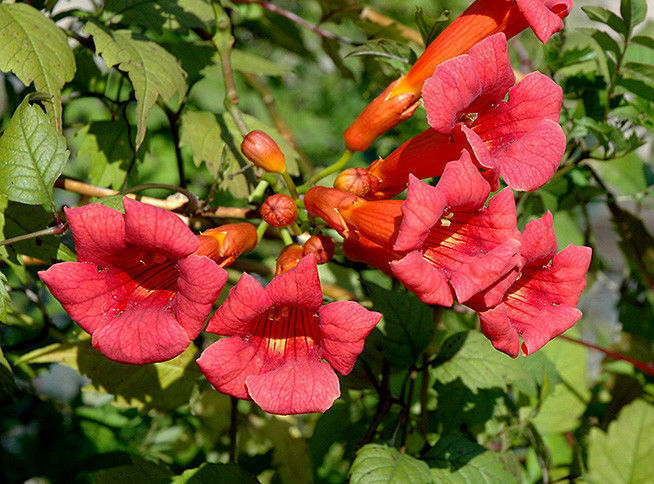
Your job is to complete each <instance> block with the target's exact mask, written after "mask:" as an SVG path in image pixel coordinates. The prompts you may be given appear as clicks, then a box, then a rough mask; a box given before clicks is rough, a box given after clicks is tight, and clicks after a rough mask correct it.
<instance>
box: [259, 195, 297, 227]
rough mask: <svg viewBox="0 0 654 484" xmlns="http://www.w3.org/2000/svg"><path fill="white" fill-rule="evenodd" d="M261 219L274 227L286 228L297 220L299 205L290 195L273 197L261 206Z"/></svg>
mask: <svg viewBox="0 0 654 484" xmlns="http://www.w3.org/2000/svg"><path fill="white" fill-rule="evenodd" d="M261 218H262V219H263V220H264V221H265V222H266V223H267V224H268V225H271V226H273V227H286V226H288V225H291V224H292V223H293V222H295V221H296V220H297V205H295V202H294V201H293V199H292V198H291V197H289V196H288V195H283V194H281V193H277V194H275V195H271V196H269V197H268V198H266V201H265V202H263V205H261Z"/></svg>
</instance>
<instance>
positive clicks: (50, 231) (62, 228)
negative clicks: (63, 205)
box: [0, 222, 68, 246]
mask: <svg viewBox="0 0 654 484" xmlns="http://www.w3.org/2000/svg"><path fill="white" fill-rule="evenodd" d="M66 230H68V224H67V223H63V222H60V223H58V224H57V225H55V226H54V227H49V228H47V229H43V230H37V231H36V232H31V233H29V234H24V235H18V236H16V237H12V238H10V239H5V240H0V246H2V245H11V244H15V243H16V242H22V241H23V240H29V239H35V238H37V237H42V236H44V235H61V234H63V233H64V232H66Z"/></svg>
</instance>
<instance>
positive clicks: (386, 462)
mask: <svg viewBox="0 0 654 484" xmlns="http://www.w3.org/2000/svg"><path fill="white" fill-rule="evenodd" d="M368 482H386V483H389V484H391V483H396V484H400V483H402V484H404V483H415V484H426V483H429V482H432V479H431V476H430V475H429V467H428V466H427V464H425V463H424V462H422V461H419V460H418V459H416V458H414V457H411V456H410V455H406V454H401V453H400V451H398V450H397V449H396V448H394V447H388V446H386V445H379V444H367V445H364V446H363V447H361V449H359V451H358V452H357V457H356V459H354V462H352V467H351V468H350V483H351V484H364V483H368Z"/></svg>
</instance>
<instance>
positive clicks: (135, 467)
mask: <svg viewBox="0 0 654 484" xmlns="http://www.w3.org/2000/svg"><path fill="white" fill-rule="evenodd" d="M129 460H130V461H131V462H127V463H125V464H124V465H118V466H115V467H110V468H108V469H102V470H100V471H98V472H95V473H93V482H94V483H96V484H123V483H125V482H168V480H169V479H170V477H171V475H172V472H171V471H170V469H169V468H168V466H166V465H165V464H159V463H155V462H152V461H149V460H145V459H144V458H143V457H140V456H137V455H130V456H129Z"/></svg>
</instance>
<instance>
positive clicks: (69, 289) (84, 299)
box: [39, 198, 256, 364]
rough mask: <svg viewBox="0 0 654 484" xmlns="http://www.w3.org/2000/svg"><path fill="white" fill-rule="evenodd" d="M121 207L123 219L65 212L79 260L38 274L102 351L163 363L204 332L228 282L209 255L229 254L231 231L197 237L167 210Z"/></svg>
mask: <svg viewBox="0 0 654 484" xmlns="http://www.w3.org/2000/svg"><path fill="white" fill-rule="evenodd" d="M123 204H124V206H125V214H122V213H120V212H118V211H116V210H113V209H111V208H108V207H106V206H104V205H99V204H92V205H87V206H84V207H81V208H74V209H66V216H67V218H68V222H69V224H70V227H71V230H72V233H73V237H74V240H75V247H76V249H77V260H78V262H62V263H59V264H55V265H53V266H52V267H50V268H49V269H48V270H46V271H41V272H39V276H40V277H41V279H42V280H43V281H44V282H45V283H46V285H47V286H48V288H49V289H50V291H51V292H52V294H53V295H54V297H55V298H57V299H58V300H59V301H60V302H61V304H62V305H63V307H64V309H65V310H66V311H67V312H68V314H69V315H70V316H71V318H72V319H73V320H74V321H76V322H77V323H78V324H79V325H80V326H81V327H82V329H84V331H86V332H87V333H90V334H91V335H92V343H93V346H94V347H95V348H96V349H97V350H99V351H100V352H101V353H102V354H104V355H105V356H107V357H108V358H110V359H112V360H114V361H118V362H121V363H133V364H145V363H153V362H158V361H165V360H168V359H171V358H173V357H175V356H177V355H179V354H180V353H182V352H183V351H184V350H185V349H186V348H187V347H188V346H189V344H190V343H191V340H193V339H194V338H195V337H196V336H197V335H198V334H199V333H200V331H201V330H202V327H203V325H204V322H205V320H206V318H207V316H209V312H210V311H211V308H212V305H213V303H214V302H215V301H216V299H217V297H218V295H219V293H220V291H221V289H222V287H223V285H224V284H225V281H226V280H227V273H226V272H225V270H224V269H222V268H220V267H219V266H218V264H217V263H216V262H215V261H214V260H212V258H213V259H215V260H216V261H217V262H219V263H225V262H226V261H227V259H230V258H231V257H232V253H233V252H234V250H236V248H235V247H234V244H233V243H232V242H230V241H232V239H233V237H229V236H228V235H229V234H230V233H233V232H234V230H232V229H229V228H228V229H227V231H226V232H220V229H218V230H216V229H214V230H213V231H210V232H209V233H207V235H203V236H196V235H194V234H193V233H192V232H191V230H190V229H189V228H188V227H187V226H186V225H185V224H184V223H183V222H182V220H180V219H179V218H178V217H177V216H176V215H174V214H172V213H170V212H168V211H166V210H163V209H160V208H156V207H152V206H150V205H146V204H143V203H140V202H136V201H133V200H131V199H129V198H125V199H123ZM238 225H241V224H238ZM245 225H249V224H245ZM232 227H233V226H232ZM250 227H251V226H250ZM252 230H254V229H253V228H252ZM236 232H239V233H248V229H247V228H240V229H238V230H236ZM254 237H255V239H254V240H255V241H256V230H254ZM246 239H247V237H246ZM221 241H222V242H221ZM225 241H228V242H229V243H225ZM237 245H240V246H241V249H242V248H243V246H244V244H243V241H242V242H241V243H240V244H237ZM223 248H225V250H223ZM221 253H222V255H221Z"/></svg>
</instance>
